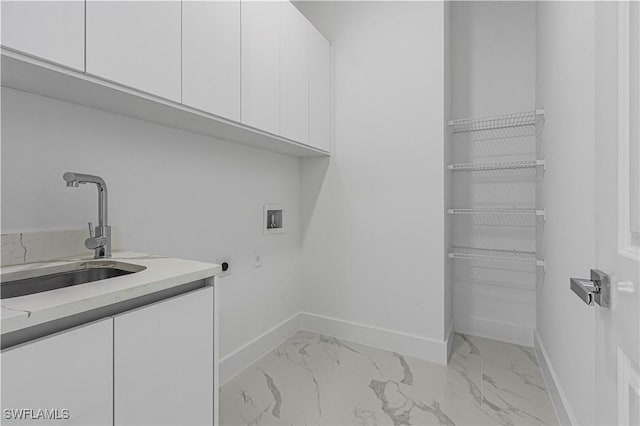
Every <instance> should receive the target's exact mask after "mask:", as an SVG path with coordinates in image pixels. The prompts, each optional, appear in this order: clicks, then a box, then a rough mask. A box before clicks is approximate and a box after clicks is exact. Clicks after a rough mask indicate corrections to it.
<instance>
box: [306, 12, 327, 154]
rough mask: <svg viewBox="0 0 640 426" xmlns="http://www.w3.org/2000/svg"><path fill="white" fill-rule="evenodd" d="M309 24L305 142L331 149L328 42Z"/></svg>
mask: <svg viewBox="0 0 640 426" xmlns="http://www.w3.org/2000/svg"><path fill="white" fill-rule="evenodd" d="M308 26H309V51H310V55H309V145H311V146H313V147H316V148H320V149H324V150H325V151H327V152H329V151H331V45H330V44H329V42H328V41H327V40H326V39H325V38H324V36H323V35H322V34H320V32H319V31H318V30H317V29H316V28H315V27H314V26H313V25H311V23H309V24H308Z"/></svg>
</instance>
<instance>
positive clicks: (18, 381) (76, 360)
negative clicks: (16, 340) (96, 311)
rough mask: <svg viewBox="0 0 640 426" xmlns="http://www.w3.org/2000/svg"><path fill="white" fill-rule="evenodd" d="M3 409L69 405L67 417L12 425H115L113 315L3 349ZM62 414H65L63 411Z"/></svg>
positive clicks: (10, 422)
mask: <svg viewBox="0 0 640 426" xmlns="http://www.w3.org/2000/svg"><path fill="white" fill-rule="evenodd" d="M1 358H2V361H1V363H2V408H3V410H6V409H20V408H23V409H34V410H35V409H45V408H46V409H59V410H62V409H68V410H69V413H68V414H69V418H68V419H59V420H53V421H51V422H49V421H43V420H32V421H28V420H24V419H23V420H15V421H14V420H10V419H6V414H5V413H4V412H3V421H2V424H3V425H10V424H22V425H24V424H38V423H42V424H60V425H62V424H64V425H83V426H88V425H112V424H113V400H112V398H113V320H112V319H111V318H109V319H104V320H101V321H99V322H96V323H92V324H89V325H85V326H81V327H78V328H74V329H71V330H68V331H64V332H61V333H58V334H54V335H52V336H49V337H45V338H42V339H39V340H36V341H34V342H30V343H25V344H24V345H20V346H17V347H15V348H9V349H6V350H4V351H2V356H1ZM58 414H59V415H60V417H64V416H63V415H62V413H61V412H59V413H58Z"/></svg>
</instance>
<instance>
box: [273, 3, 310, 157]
mask: <svg viewBox="0 0 640 426" xmlns="http://www.w3.org/2000/svg"><path fill="white" fill-rule="evenodd" d="M309 26H310V24H309V22H308V21H307V19H306V18H305V17H304V16H303V15H302V13H300V11H298V9H297V8H296V7H295V6H294V5H293V4H291V3H290V2H284V3H283V8H282V15H281V25H280V135H281V136H284V137H285V138H289V139H293V140H295V141H297V142H302V143H304V144H306V143H308V141H309V34H310V31H309Z"/></svg>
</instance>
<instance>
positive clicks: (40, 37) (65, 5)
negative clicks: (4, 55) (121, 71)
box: [2, 0, 84, 71]
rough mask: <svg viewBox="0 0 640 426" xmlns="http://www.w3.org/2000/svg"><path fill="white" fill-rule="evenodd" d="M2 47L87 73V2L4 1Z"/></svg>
mask: <svg viewBox="0 0 640 426" xmlns="http://www.w3.org/2000/svg"><path fill="white" fill-rule="evenodd" d="M2 45H3V46H6V47H9V48H11V49H14V50H19V51H21V52H24V53H27V54H29V55H32V56H36V57H38V58H41V59H45V60H47V61H50V62H55V63H57V64H60V65H64V66H66V67H69V68H74V69H76V70H79V71H84V0H69V1H6V0H5V1H3V2H2Z"/></svg>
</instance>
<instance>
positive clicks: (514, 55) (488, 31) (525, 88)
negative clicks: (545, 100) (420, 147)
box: [451, 1, 536, 118]
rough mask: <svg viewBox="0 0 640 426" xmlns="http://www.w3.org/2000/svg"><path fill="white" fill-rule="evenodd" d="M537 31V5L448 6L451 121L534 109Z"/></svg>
mask: <svg viewBox="0 0 640 426" xmlns="http://www.w3.org/2000/svg"><path fill="white" fill-rule="evenodd" d="M535 31H536V7H535V2H532V1H522V2H520V1H518V2H509V1H454V2H452V3H451V49H452V55H451V61H452V63H451V67H452V77H451V79H452V81H453V84H452V87H451V91H452V97H453V98H452V101H451V108H452V111H451V112H452V115H453V117H452V118H465V117H473V116H478V115H495V114H504V113H508V112H517V111H528V110H530V109H531V108H533V105H534V96H535V82H536V62H535V61H536V32H535Z"/></svg>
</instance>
